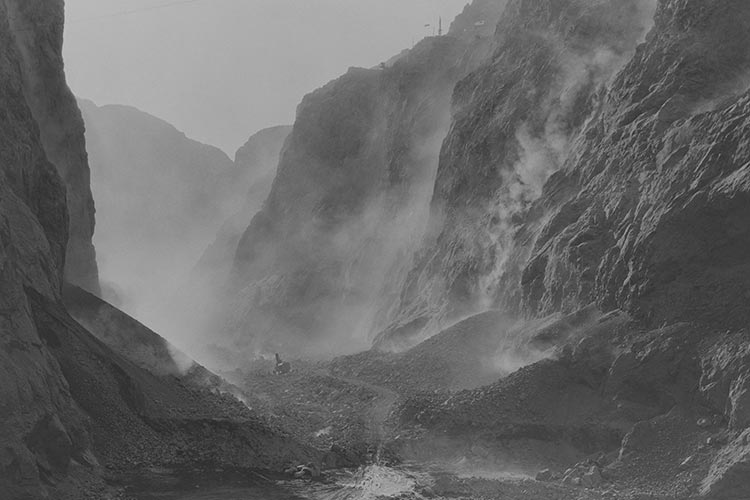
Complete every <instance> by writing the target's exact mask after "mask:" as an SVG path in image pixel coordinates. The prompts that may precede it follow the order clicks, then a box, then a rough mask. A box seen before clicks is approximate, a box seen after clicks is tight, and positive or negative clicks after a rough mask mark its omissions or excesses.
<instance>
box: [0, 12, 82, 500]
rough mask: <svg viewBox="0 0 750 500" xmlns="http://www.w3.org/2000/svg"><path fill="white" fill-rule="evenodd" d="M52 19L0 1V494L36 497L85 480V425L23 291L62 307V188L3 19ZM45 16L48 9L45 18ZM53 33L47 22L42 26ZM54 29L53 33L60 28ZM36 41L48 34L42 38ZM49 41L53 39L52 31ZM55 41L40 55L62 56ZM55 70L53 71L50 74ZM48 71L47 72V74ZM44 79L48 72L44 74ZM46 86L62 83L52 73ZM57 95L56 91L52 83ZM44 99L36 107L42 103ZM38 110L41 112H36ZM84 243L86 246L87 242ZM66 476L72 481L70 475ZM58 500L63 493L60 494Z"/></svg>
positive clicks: (23, 64)
mask: <svg viewBox="0 0 750 500" xmlns="http://www.w3.org/2000/svg"><path fill="white" fill-rule="evenodd" d="M19 9H22V10H23V16H26V15H32V14H34V15H41V13H46V14H50V15H51V17H50V19H51V20H53V22H54V20H57V19H61V17H60V16H61V13H62V2H10V1H4V2H0V40H1V42H0V47H1V48H0V60H1V61H2V63H1V64H0V110H2V119H1V120H0V156H1V157H2V161H0V228H1V229H0V275H1V277H0V311H2V312H1V313H0V371H2V374H1V376H0V421H2V422H3V425H2V426H0V496H2V497H3V498H18V497H19V496H21V495H22V494H28V495H30V496H31V497H32V498H33V497H40V496H42V495H45V494H48V493H49V492H51V491H55V490H56V488H58V487H59V488H60V490H61V491H62V490H64V489H66V487H69V486H70V483H69V481H75V480H85V479H86V478H87V476H91V473H90V470H89V469H87V468H85V467H84V466H82V465H80V464H84V463H86V461H85V459H84V458H83V457H84V455H86V452H87V450H88V449H89V440H88V435H87V433H86V423H85V418H84V417H83V415H82V414H81V413H80V411H79V410H78V409H77V408H76V407H75V405H74V403H73V400H72V398H71V396H70V392H69V386H68V384H67V382H66V380H65V378H64V377H63V374H62V372H61V369H60V365H59V363H58V362H57V360H56V359H55V358H54V356H53V354H52V353H51V351H50V350H49V349H48V347H47V345H46V343H45V341H44V339H43V333H42V332H40V331H39V330H38V328H37V326H36V324H35V321H34V316H33V312H32V311H31V307H30V303H29V293H30V291H32V293H34V294H39V295H41V296H44V297H45V298H46V299H47V300H50V301H54V300H59V298H60V292H61V287H62V283H63V279H64V277H63V266H64V264H65V254H66V247H67V241H68V220H69V219H68V209H67V203H66V188H65V185H64V183H63V181H62V179H61V178H60V175H59V174H58V171H57V169H56V168H55V166H54V165H53V164H52V163H51V162H50V161H49V159H48V156H47V154H46V153H45V147H44V141H43V139H42V136H41V133H40V127H39V125H38V123H37V121H36V119H35V113H34V112H33V110H32V105H31V103H30V101H32V98H31V97H27V96H29V95H31V88H30V87H29V85H31V83H30V80H29V75H30V67H29V65H31V64H32V62H31V60H28V59H24V58H23V57H22V50H24V48H25V47H26V45H25V44H26V43H27V42H26V41H20V42H19V41H17V40H16V38H15V35H18V34H19V32H18V29H19V28H18V27H17V26H16V27H14V28H13V29H15V30H16V31H15V33H14V32H12V31H11V26H9V24H8V19H9V17H11V14H12V17H14V18H16V20H17V21H20V20H19V15H21V14H20V13H21V10H19ZM48 9H49V10H48ZM40 25H41V26H42V29H43V30H44V29H49V26H48V24H47V23H43V24H42V23H40ZM58 28H59V27H58ZM54 33H56V31H55V32H54ZM38 36H39V38H40V40H43V39H44V37H45V34H43V33H38ZM46 36H50V35H49V33H48V34H47V35H46ZM55 42H59V36H58V37H55V36H51V37H50V38H49V39H48V41H47V42H45V43H44V44H43V45H42V47H43V48H45V50H48V51H49V53H51V54H55V53H59V48H60V47H59V45H55ZM51 67H52V68H54V66H51ZM48 68H49V67H48ZM48 71H49V69H48ZM51 73H52V74H53V75H50V76H54V77H53V78H52V82H53V83H54V82H60V79H59V75H56V74H54V71H52V72H51ZM52 89H53V92H57V91H59V89H56V87H55V86H54V85H53V87H52ZM39 102H40V101H38V100H37V101H35V103H36V105H37V106H38V105H39ZM37 109H38V108H37ZM89 243H90V242H89ZM68 473H70V474H68ZM57 497H58V498H63V496H62V494H61V495H59V496H57Z"/></svg>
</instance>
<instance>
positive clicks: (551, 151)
mask: <svg viewBox="0 0 750 500" xmlns="http://www.w3.org/2000/svg"><path fill="white" fill-rule="evenodd" d="M649 4H650V2H617V3H616V4H615V3H611V2H555V4H554V6H553V5H552V4H549V5H548V4H546V3H544V2H542V3H534V4H533V5H532V4H531V3H529V2H513V3H512V4H511V5H510V6H509V7H508V9H506V17H505V20H504V21H502V22H501V26H500V28H499V29H498V32H497V33H498V35H497V36H498V37H499V49H498V51H497V52H496V55H495V58H494V60H493V61H492V62H491V63H488V64H487V65H485V66H484V67H482V68H480V69H479V70H478V71H476V72H474V73H473V74H472V75H471V76H469V77H468V78H467V79H465V80H464V81H463V82H461V83H460V84H459V85H458V87H457V91H456V97H455V108H456V111H455V112H454V125H453V128H452V132H451V135H450V136H449V138H448V139H447V140H446V143H445V147H444V149H443V154H442V155H441V165H440V170H439V173H438V178H437V183H436V189H435V198H434V199H433V205H435V206H438V207H441V208H442V210H443V211H444V213H445V218H446V222H445V223H444V224H443V229H442V231H441V232H440V233H439V236H438V237H437V238H436V240H435V241H434V242H428V244H427V250H426V251H425V254H426V256H425V257H424V258H423V259H422V260H421V262H420V263H419V264H418V265H417V266H416V267H415V269H414V270H413V271H412V275H411V278H410V280H409V283H410V286H409V287H407V288H406V289H405V292H404V296H403V299H402V307H401V310H402V315H401V318H400V319H399V320H398V322H399V323H406V322H408V321H412V320H413V318H414V317H419V316H423V315H427V316H429V317H433V316H438V317H445V318H451V317H456V316H458V317H460V316H461V315H462V314H465V313H466V312H467V311H469V312H470V311H471V310H472V309H473V308H477V307H478V308H479V309H481V308H483V307H487V304H490V305H494V306H495V307H502V308H503V309H505V310H508V311H515V312H517V313H519V314H522V315H526V316H531V317H533V316H537V315H545V314H548V313H550V312H557V311H572V310H576V309H578V308H580V307H582V306H584V305H586V304H589V303H592V302H596V303H597V304H599V305H600V307H602V308H603V309H604V310H609V309H613V308H621V309H624V310H626V311H628V312H629V313H631V314H633V315H634V316H635V317H637V318H639V319H641V320H643V321H646V322H647V323H648V324H650V325H654V326H658V325H661V324H662V323H664V322H667V323H671V322H675V321H681V320H685V321H701V322H706V323H709V324H723V325H726V326H729V327H732V326H739V325H742V324H745V323H746V308H745V307H744V306H743V304H744V301H745V295H746V289H747V277H746V273H745V269H746V263H745V261H744V260H743V258H742V257H741V255H744V251H742V250H740V249H741V248H746V246H747V241H746V238H745V236H746V235H745V232H744V230H742V229H740V227H741V226H742V225H743V222H742V221H743V220H745V219H746V215H747V214H746V213H745V212H746V210H745V208H743V207H744V204H743V203H744V201H742V200H744V196H745V195H744V194H743V193H744V187H743V186H744V185H745V181H746V180H745V175H746V170H747V169H746V166H747V165H746V163H747V161H748V157H747V145H746V142H747V141H746V139H745V138H746V136H747V117H748V107H747V102H748V96H747V94H746V90H747V84H748V81H747V78H746V75H747V71H748V57H749V55H748V51H747V49H746V46H747V37H748V31H747V26H748V12H749V11H748V7H747V6H746V5H745V4H743V3H737V2H729V1H724V2H713V3H712V4H711V5H710V6H709V5H706V4H704V3H701V2H690V1H679V2H678V1H672V2H667V1H663V2H659V4H658V9H657V10H656V13H655V15H654V23H655V24H654V26H653V27H652V29H651V31H650V32H649V35H648V37H647V38H645V40H644V42H643V43H642V44H641V45H639V46H638V48H637V50H636V43H637V42H639V41H641V40H642V38H643V36H644V34H645V31H644V30H645V29H646V28H647V27H648V26H649V24H648V23H647V22H646V21H647V19H649V17H648V16H647V15H646V14H647V13H648V12H649ZM610 16H611V17H610ZM540 33H544V34H545V35H544V36H540V35H539V34H540ZM571 75H572V79H571ZM547 178H549V179H548V180H547ZM545 180H547V182H546V183H545V182H544V181H545ZM542 186H543V187H542Z"/></svg>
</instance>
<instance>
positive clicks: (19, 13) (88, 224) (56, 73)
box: [5, 0, 99, 293]
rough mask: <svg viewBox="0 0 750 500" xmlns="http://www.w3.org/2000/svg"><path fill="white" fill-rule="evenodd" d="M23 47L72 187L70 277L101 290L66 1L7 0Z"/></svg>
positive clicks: (46, 129) (50, 149)
mask: <svg viewBox="0 0 750 500" xmlns="http://www.w3.org/2000/svg"><path fill="white" fill-rule="evenodd" d="M5 4H6V8H7V9H8V14H9V16H8V23H9V28H10V29H11V30H12V38H13V41H14V43H15V45H16V50H17V51H18V59H17V64H18V65H19V66H20V71H21V77H22V79H23V93H24V96H25V98H26V102H27V104H28V107H29V109H30V110H31V113H32V116H33V117H34V119H35V120H36V122H37V124H38V126H39V135H40V140H41V143H42V146H43V148H44V151H45V153H46V156H47V159H48V160H49V161H50V162H52V164H54V165H55V167H56V168H57V172H58V173H59V175H60V177H61V178H62V180H63V182H64V183H65V186H66V188H67V201H68V213H69V224H70V226H69V230H68V243H67V251H66V256H65V279H66V280H67V281H70V282H71V283H75V284H78V285H80V286H82V287H84V288H86V289H87V290H91V291H92V292H94V293H98V291H99V278H98V270H97V264H96V252H95V250H94V246H93V243H92V236H93V234H94V212H95V210H94V199H93V197H92V195H91V188H90V185H89V165H88V158H87V154H86V143H85V140H84V128H83V120H82V119H81V113H80V111H79V110H78V106H77V105H76V101H75V98H74V97H73V94H72V93H71V91H70V89H69V88H68V85H67V83H66V81H65V74H64V72H63V60H62V37H63V16H64V13H63V2H61V1H52V2H24V1H11V0H8V1H6V2H5Z"/></svg>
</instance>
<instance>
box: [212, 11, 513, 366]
mask: <svg viewBox="0 0 750 500" xmlns="http://www.w3.org/2000/svg"><path fill="white" fill-rule="evenodd" d="M500 4H503V3H502V2H500ZM499 10H501V9H495V11H490V12H488V13H487V14H486V15H487V16H488V19H487V21H488V22H493V21H494V22H496V21H497V17H498V16H499V12H498V11H499ZM493 15H494V16H495V17H494V19H493V18H492V17H491V16H493ZM489 43H490V40H489V39H488V38H487V37H486V36H484V37H483V36H479V34H477V33H474V32H465V33H464V32H463V29H462V30H461V33H458V32H455V33H451V34H449V35H448V36H444V37H435V38H428V39H425V40H423V41H422V42H420V43H419V44H417V45H416V46H415V47H414V48H413V49H411V50H410V51H408V52H406V53H404V54H401V55H400V56H399V57H397V58H395V59H394V60H391V61H389V62H388V63H386V64H384V65H383V66H382V67H380V68H376V69H356V68H352V69H350V70H349V72H348V73H347V74H346V75H344V76H342V77H341V78H339V79H337V80H335V81H333V82H331V83H329V84H328V85H326V86H325V87H323V88H321V89H319V90H317V91H315V92H313V93H311V94H309V95H308V96H306V97H305V99H304V100H303V102H302V103H301V104H300V105H299V107H298V110H297V119H296V122H295V124H294V128H293V130H292V132H291V135H290V137H289V139H288V140H287V145H286V147H285V149H284V152H283V154H282V157H281V160H280V163H279V167H278V172H277V176H276V179H275V180H274V184H273V187H272V189H271V193H270V195H269V197H268V200H267V201H266V204H265V205H264V207H263V210H262V211H261V212H260V213H259V214H258V215H256V216H255V218H254V219H253V221H252V223H251V224H250V227H249V228H248V229H247V231H246V232H245V234H244V236H243V237H242V239H241V241H240V243H239V246H238V248H237V252H236V258H235V266H234V267H235V269H234V276H233V278H232V280H231V283H230V286H229V294H230V297H231V301H232V305H231V306H230V308H229V309H228V311H227V310H226V309H225V314H224V315H223V316H226V315H227V314H226V313H227V312H228V316H229V320H228V321H225V322H224V326H223V328H222V330H223V331H224V332H225V333H226V337H225V338H224V339H220V342H224V343H226V344H228V345H232V346H233V348H236V347H238V346H241V347H242V348H243V349H245V350H246V351H250V352H257V351H261V350H267V349H282V350H286V351H289V352H298V353H299V352H307V353H314V351H315V350H316V349H318V350H319V351H321V352H325V351H328V350H329V349H330V347H325V346H324V345H323V344H322V343H321V341H322V340H323V339H325V340H326V342H327V345H328V346H330V345H336V346H337V349H340V350H342V351H346V350H353V349H357V348H359V347H363V346H366V345H368V343H369V336H370V334H371V332H372V330H373V326H372V325H374V324H379V323H380V322H381V321H382V320H383V318H385V317H387V315H388V313H387V312H388V311H389V310H390V308H391V307H392V304H393V302H394V299H395V298H396V297H397V296H398V289H399V288H400V285H401V283H402V280H403V278H402V277H403V276H404V275H405V269H408V267H409V265H410V264H409V263H410V261H411V255H412V253H413V251H414V249H415V248H416V247H417V246H418V245H419V243H420V241H421V237H422V235H423V234H424V231H425V227H426V226H427V218H428V207H429V199H430V196H431V193H432V186H433V183H434V177H435V172H436V168H437V157H438V153H439V150H440V144H441V143H442V140H443V138H444V136H445V134H446V133H447V130H448V127H449V125H450V112H449V109H450V99H451V95H452V92H453V88H454V86H455V84H456V82H458V81H459V80H460V79H461V78H462V77H464V76H465V75H466V74H467V73H468V72H470V71H471V70H472V69H473V68H475V67H476V66H477V65H478V64H479V62H480V61H481V60H482V59H483V57H485V56H486V55H487V53H488V48H489ZM219 321H220V322H222V321H223V318H222V319H221V320H219Z"/></svg>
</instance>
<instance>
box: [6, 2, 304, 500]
mask: <svg viewBox="0 0 750 500" xmlns="http://www.w3.org/2000/svg"><path fill="white" fill-rule="evenodd" d="M62 14H63V2H62V0H43V1H42V0H23V1H21V0H3V1H1V2H0V422H2V425H0V497H1V498H3V499H6V498H7V499H11V500H15V499H21V498H23V499H36V498H55V499H84V498H91V499H103V498H112V493H113V492H112V491H111V489H110V488H109V487H108V486H107V485H106V484H105V483H104V480H103V476H104V470H105V467H106V468H107V469H108V471H109V474H115V475H116V474H117V473H119V472H122V471H123V470H125V469H135V470H137V469H139V468H142V467H147V466H153V465H159V464H162V465H170V464H171V465H189V466H197V465H201V464H203V465H205V464H207V463H215V464H216V465H217V466H219V467H222V466H233V467H250V468H256V467H260V468H265V467H266V465H270V466H272V467H273V466H276V467H278V468H280V467H281V466H282V465H283V464H282V463H281V461H282V460H284V458H285V455H287V456H293V457H295V459H296V458H297V457H298V456H299V457H301V458H302V459H307V458H315V452H314V451H312V450H309V449H307V448H305V447H304V446H301V445H298V444H296V442H295V441H294V440H291V439H288V438H286V437H285V436H284V434H283V433H282V432H281V431H280V430H279V429H275V428H273V427H270V426H269V425H268V424H267V423H266V422H264V421H263V420H262V419H260V418H258V416H257V415H255V414H253V413H252V412H251V411H250V410H249V409H248V408H247V407H246V406H245V405H244V404H242V403H241V402H240V401H239V400H238V399H237V397H234V396H232V395H231V390H230V388H228V387H227V384H224V383H223V382H222V381H221V379H219V378H218V377H216V376H214V375H212V374H210V373H209V372H207V371H206V370H205V369H202V368H200V367H197V366H194V365H190V366H189V367H188V370H187V371H186V372H184V373H183V372H181V371H179V372H175V370H176V369H178V368H179V367H178V366H176V365H175V364H174V362H172V364H171V365H170V364H168V363H166V360H167V359H168V358H170V359H174V358H172V357H171V356H169V353H166V352H165V349H166V348H165V345H166V344H165V343H164V341H163V339H160V338H159V337H158V336H156V335H155V334H153V333H152V332H148V331H146V329H145V328H144V327H142V326H140V325H138V324H137V323H136V322H135V321H133V320H132V319H130V318H127V317H126V316H125V315H124V314H123V313H121V312H119V311H116V310H115V309H113V308H111V307H110V306H108V305H104V304H103V303H101V301H100V299H98V298H97V297H95V296H94V295H91V294H89V293H88V292H86V291H84V290H82V289H77V290H78V292H79V293H80V294H81V295H82V296H84V297H86V298H87V300H88V302H84V303H83V305H81V302H80V301H77V302H76V303H75V305H76V307H77V308H78V309H77V310H76V312H77V313H78V314H81V317H82V318H84V319H89V320H91V319H92V318H93V319H97V318H101V316H100V314H101V311H104V313H106V314H108V316H106V319H107V321H105V320H101V321H100V322H98V323H97V322H96V321H91V324H90V325H89V326H90V328H91V329H93V330H95V331H98V334H99V337H100V338H102V339H104V340H105V341H107V343H108V344H110V345H109V346H108V345H106V344H105V343H103V342H102V341H100V340H98V339H97V338H96V337H95V336H93V335H92V334H91V333H90V332H89V331H87V330H86V329H85V328H84V327H82V326H81V325H80V324H79V323H77V322H76V321H75V320H74V319H73V318H71V316H70V315H69V313H68V311H67V310H66V308H65V305H64V303H63V286H64V283H65V282H66V280H70V281H72V282H75V283H79V284H81V285H82V286H85V287H87V288H88V289H89V290H92V291H94V292H95V291H97V286H96V285H97V281H96V268H95V266H94V260H93V247H92V246H91V241H90V236H91V231H93V206H92V205H91V203H90V201H91V196H90V192H89V191H88V180H87V177H88V173H87V170H86V163H85V158H86V157H85V153H84V151H83V138H82V132H83V130H82V127H81V121H80V115H79V113H78V111H77V108H76V106H75V101H74V100H72V98H71V96H70V94H69V91H67V88H65V87H64V77H63V74H62V63H61V60H60V59H59V54H60V48H61V46H60V44H61V42H62V29H63V26H62V19H63V17H62ZM46 85H49V87H47V86H46ZM55 162H57V164H56V163H55ZM74 220H76V221H77V222H74ZM92 304H93V305H92ZM109 319H115V320H117V321H111V322H110V321H108V320H109ZM113 328H114V329H115V330H113ZM120 328H121V329H122V330H119V329H120ZM102 330H103V331H102ZM134 332H135V334H133V333H134ZM146 361H150V362H151V365H149V364H148V363H146ZM157 366H158V367H159V368H160V370H161V371H160V370H157V369H156V367H157ZM170 368H172V370H171V371H170ZM165 371H166V372H165ZM221 436H225V438H221ZM226 436H232V437H231V438H228V437H226ZM279 452H280V453H279ZM222 464H223V465H222ZM274 464H275V465H274Z"/></svg>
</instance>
